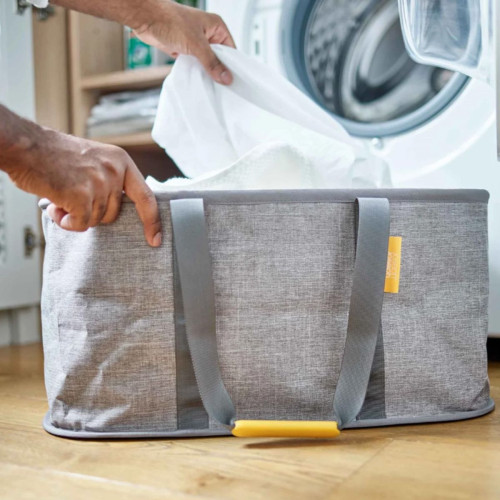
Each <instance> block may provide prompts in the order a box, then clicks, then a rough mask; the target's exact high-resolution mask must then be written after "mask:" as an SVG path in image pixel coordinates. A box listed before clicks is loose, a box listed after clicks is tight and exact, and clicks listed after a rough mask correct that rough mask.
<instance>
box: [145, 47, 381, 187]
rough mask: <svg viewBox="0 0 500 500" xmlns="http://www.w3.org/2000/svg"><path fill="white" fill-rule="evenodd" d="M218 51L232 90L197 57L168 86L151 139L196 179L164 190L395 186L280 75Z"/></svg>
mask: <svg viewBox="0 0 500 500" xmlns="http://www.w3.org/2000/svg"><path fill="white" fill-rule="evenodd" d="M212 48H213V50H214V51H215V53H216V54H217V56H218V57H219V58H220V60H221V61H222V62H223V63H224V64H225V65H226V66H227V67H228V68H229V69H230V70H231V71H232V73H233V76H234V82H233V84H232V85H230V86H228V87H227V86H223V85H219V84H217V83H215V82H214V81H213V80H212V79H211V78H210V76H209V75H208V74H207V73H206V71H205V70H204V69H203V67H202V66H201V64H200V63H199V62H198V60H197V59H195V58H194V57H191V56H180V57H179V58H178V60H177V62H176V63H175V65H174V68H173V70H172V72H171V74H170V75H169V77H168V78H167V79H166V80H165V83H164V85H163V89H162V93H161V96H160V103H159V108H158V115H157V117H156V121H155V125H154V128H153V138H154V139H155V140H156V142H158V144H160V145H161V146H162V147H163V148H165V149H166V151H167V153H168V154H169V155H170V156H171V157H172V158H173V159H174V161H175V162H176V163H177V165H178V166H179V168H180V169H181V171H182V172H183V173H184V174H185V175H186V176H187V177H190V178H194V180H189V181H188V180H173V181H169V182H168V183H166V184H165V185H164V186H163V189H176V188H180V187H182V188H186V187H188V186H190V187H193V188H202V187H203V188H204V189H205V188H207V189H209V188H212V189H270V188H274V189H277V188H281V189H285V188H294V187H297V188H326V187H338V188H346V187H354V186H357V187H360V186H364V187H386V186H389V185H390V174H389V170H388V167H387V165H386V164H385V163H384V162H382V161H380V160H377V159H375V158H373V157H370V156H369V155H367V154H366V152H365V151H364V150H363V149H362V148H361V147H360V146H359V145H358V143H357V142H356V141H354V140H353V139H352V138H351V137H350V136H349V134H347V132H346V131H345V130H344V129H343V128H342V126H341V125H340V124H339V123H337V122H336V121H335V120H334V118H333V117H332V116H331V115H329V114H328V113H327V112H326V111H324V110H323V109H322V108H321V107H319V106H318V105H317V104H316V103H315V102H313V101H312V100H311V99H310V98H309V97H307V96H306V95H304V94H303V93H302V92H300V91H299V90H298V89H297V88H296V87H294V86H293V85H292V84H291V83H290V82H289V81H288V80H286V79H285V78H284V77H283V76H282V75H280V74H278V73H276V72H275V71H273V70H272V69H270V68H269V67H268V66H266V65H264V64H262V63H260V62H259V61H257V60H255V59H253V58H251V57H249V56H247V55H245V54H243V53H242V52H239V51H236V50H234V49H231V48H229V47H225V46H220V45H214V46H212ZM150 183H151V185H154V186H155V188H156V189H160V185H159V184H158V183H155V182H153V181H152V180H150Z"/></svg>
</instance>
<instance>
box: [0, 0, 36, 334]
mask: <svg viewBox="0 0 500 500" xmlns="http://www.w3.org/2000/svg"><path fill="white" fill-rule="evenodd" d="M31 22H32V21H31V9H27V10H25V11H24V13H22V14H20V13H19V12H18V9H17V0H2V1H1V2H0V102H2V104H4V105H6V106H7V107H9V108H10V109H11V110H13V111H15V112H16V113H18V114H20V115H22V116H24V117H26V118H29V119H34V118H35V102H34V76H33V55H32V53H33V48H32V31H31ZM27 240H28V241H27ZM39 240H40V229H39V211H38V208H37V200H36V197H35V196H32V195H29V194H27V193H24V192H22V191H20V190H19V189H17V188H15V187H14V185H13V184H12V183H11V182H10V180H9V178H8V177H7V176H6V175H5V174H3V173H1V172H0V315H2V314H3V317H4V319H5V314H6V313H1V310H7V309H16V308H26V307H29V306H33V305H36V304H38V303H39V301H40V251H39V248H38V247H36V248H34V249H33V250H32V251H31V252H30V251H27V247H26V243H27V242H28V243H29V242H30V241H31V242H32V241H35V242H36V241H39ZM9 314H10V316H11V321H10V324H13V323H18V321H16V320H15V318H14V320H13V319H12V314H13V313H12V312H10V313H9ZM8 323H9V322H7V321H5V320H4V321H2V318H0V343H2V342H3V343H6V338H7V337H8V336H9V332H8V327H7V326H6V325H7V324H8ZM34 333H35V334H36V332H34ZM33 340H34V339H33ZM7 341H8V340H7ZM11 341H12V339H11Z"/></svg>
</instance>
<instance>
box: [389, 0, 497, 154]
mask: <svg viewBox="0 0 500 500" xmlns="http://www.w3.org/2000/svg"><path fill="white" fill-rule="evenodd" d="M398 1H399V10H400V15H401V26H402V30H403V36H404V40H405V44H406V48H407V50H408V53H409V54H410V55H411V57H412V59H413V60H414V61H416V62H419V63H423V64H434V65H438V66H441V67H443V68H448V69H450V70H452V71H459V72H461V73H463V74H466V75H469V76H470V77H472V78H476V79H479V80H483V81H486V82H488V83H489V84H490V85H492V86H493V87H494V88H495V89H496V94H497V104H496V107H497V113H496V117H497V156H498V158H499V159H500V99H499V98H498V96H499V89H500V58H499V55H500V51H499V50H498V47H499V46H500V32H497V33H496V39H495V33H494V29H493V26H498V22H496V23H495V22H494V20H495V18H497V21H500V8H498V5H499V3H500V2H499V1H498V0H497V8H496V9H495V0H398ZM495 63H496V72H495Z"/></svg>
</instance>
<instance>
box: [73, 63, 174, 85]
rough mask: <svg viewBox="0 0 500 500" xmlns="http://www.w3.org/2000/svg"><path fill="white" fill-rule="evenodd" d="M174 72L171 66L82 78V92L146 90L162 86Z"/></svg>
mask: <svg viewBox="0 0 500 500" xmlns="http://www.w3.org/2000/svg"><path fill="white" fill-rule="evenodd" d="M171 70H172V66H171V65H165V66H155V67H151V68H144V69H130V70H126V71H113V72H111V73H103V74H99V75H93V76H85V77H82V79H81V81H80V86H81V89H82V90H101V91H119V90H130V89H145V88H150V87H156V86H160V85H161V84H162V83H163V80H165V78H166V77H167V76H168V75H169V73H170V71H171Z"/></svg>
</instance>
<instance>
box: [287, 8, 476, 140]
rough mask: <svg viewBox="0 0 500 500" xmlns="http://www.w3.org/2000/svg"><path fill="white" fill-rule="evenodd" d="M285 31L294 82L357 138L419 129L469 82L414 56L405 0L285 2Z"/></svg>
mask: <svg viewBox="0 0 500 500" xmlns="http://www.w3.org/2000/svg"><path fill="white" fill-rule="evenodd" d="M450 1H451V0H450ZM281 29H282V34H283V57H284V61H283V62H284V64H285V68H286V70H287V71H288V74H289V77H290V78H291V80H292V81H294V83H296V84H297V85H298V86H299V87H301V88H302V89H303V90H304V91H305V92H307V93H309V94H310V95H311V96H312V97H313V98H314V99H315V100H316V101H317V102H318V103H319V104H321V105H322V106H323V107H325V108H326V109H328V110H329V111H331V112H332V113H333V114H334V115H335V116H336V117H337V118H338V119H339V120H340V121H341V122H342V123H343V125H344V126H345V127H346V129H347V130H348V131H349V132H350V133H352V134H354V135H357V136H361V137H381V136H386V135H395V134H400V133H402V132H405V131H408V130H411V129H414V128H415V127H418V126H419V125H421V124H423V123H425V122H426V121H428V120H429V119H431V118H432V117H434V116H435V115H436V114H438V113H439V112H440V111H442V110H443V109H444V108H445V107H446V106H448V105H449V104H450V102H451V101H452V100H453V99H454V98H455V97H456V96H457V94H458V93H459V92H460V91H461V90H462V88H463V87H464V85H465V84H466V82H467V77H466V76H464V75H461V74H458V73H454V72H453V71H450V70H448V69H443V68H438V67H435V66H426V65H421V64H418V63H416V62H415V61H413V60H412V59H411V58H410V57H409V55H408V53H407V51H406V48H405V44H404V40H403V35H402V32H401V24H400V19H399V11H398V1H397V0H285V2H284V6H283V15H282V21H281Z"/></svg>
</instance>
